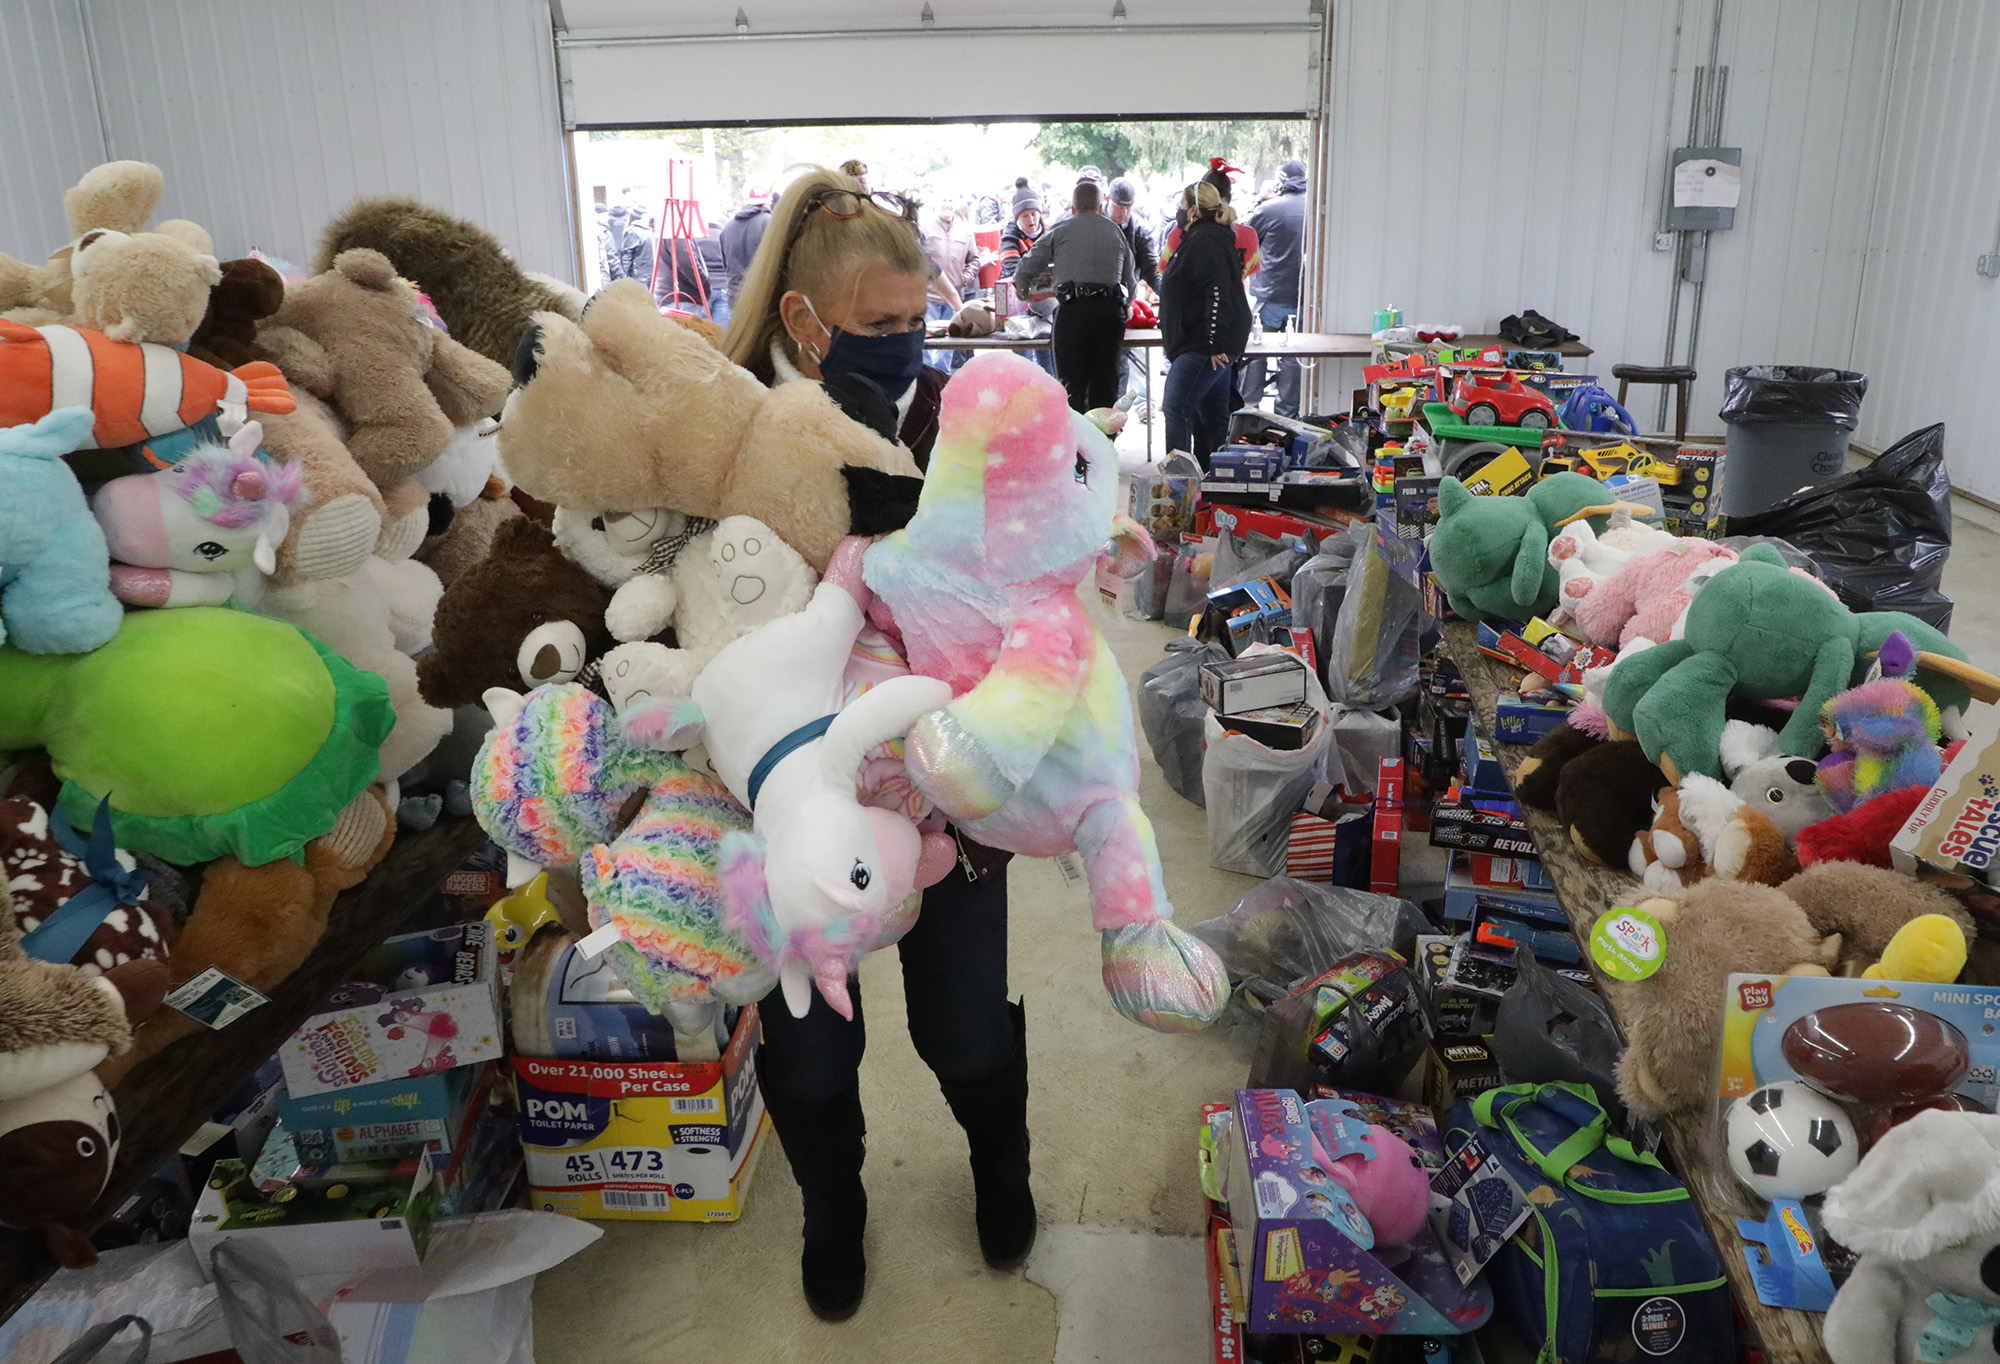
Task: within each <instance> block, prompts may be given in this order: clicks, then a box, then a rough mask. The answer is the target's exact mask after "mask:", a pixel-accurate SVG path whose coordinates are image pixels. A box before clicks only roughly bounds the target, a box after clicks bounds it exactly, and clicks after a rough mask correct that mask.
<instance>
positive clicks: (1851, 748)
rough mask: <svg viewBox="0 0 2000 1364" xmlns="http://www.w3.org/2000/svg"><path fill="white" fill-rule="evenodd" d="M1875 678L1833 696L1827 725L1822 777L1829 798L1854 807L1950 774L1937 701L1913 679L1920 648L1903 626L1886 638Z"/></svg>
mask: <svg viewBox="0 0 2000 1364" xmlns="http://www.w3.org/2000/svg"><path fill="white" fill-rule="evenodd" d="M1870 671H1871V673H1874V674H1879V675H1876V676H1872V677H1871V678H1870V680H1869V681H1866V682H1863V683H1862V684H1861V685H1860V686H1858V687H1851V688H1849V689H1848V690H1847V691H1844V692H1842V693H1840V695H1838V696H1836V697H1834V698H1833V699H1832V700H1830V701H1828V702H1827V703H1826V705H1825V706H1824V707H1823V708H1822V709H1821V711H1820V728H1821V729H1822V730H1823V731H1824V732H1825V735H1826V744H1827V748H1828V749H1829V750H1831V751H1830V752H1829V753H1828V754H1827V755H1826V756H1825V757H1824V758H1821V759H1820V760H1819V768H1818V772H1817V774H1816V780H1817V783H1818V785H1819V789H1820V790H1821V791H1822V792H1824V793H1825V795H1826V799H1827V802H1828V803H1829V804H1830V805H1832V806H1833V808H1834V809H1835V810H1837V811H1839V812H1840V813H1841V814H1847V813H1848V812H1849V811H1851V810H1853V809H1854V807H1855V806H1857V805H1859V804H1860V803H1861V802H1862V801H1865V800H1868V799H1871V798H1872V797H1875V796H1879V795H1883V794H1885V793H1886V792H1889V791H1901V790H1903V789H1905V788H1906V787H1917V788H1919V789H1921V790H1929V789H1930V787H1931V786H1932V785H1933V784H1935V783H1936V781H1937V779H1938V778H1939V777H1940V776H1941V775H1943V772H1944V760H1943V757H1942V755H1941V754H1940V753H1939V752H1938V741H1939V739H1941V738H1942V737H1943V730H1942V727H1941V725H1940V722H1939V720H1938V708H1937V703H1936V702H1934V701H1932V700H1931V698H1930V697H1929V696H1927V695H1925V694H1924V691H1923V689H1922V688H1921V687H1919V686H1917V685H1916V683H1915V682H1913V681H1911V678H1913V677H1914V676H1915V675H1916V671H1917V651H1916V650H1915V649H1914V648H1913V647H1911V645H1910V641H1909V639H1908V638H1907V637H1906V636H1905V635H1904V634H1903V632H1902V631H1900V630H1892V631H1891V632H1890V633H1889V637H1888V638H1887V639H1885V640H1883V641H1882V648H1881V652H1880V654H1879V655H1878V658H1877V662H1876V666H1875V668H1874V669H1871V670H1870Z"/></svg>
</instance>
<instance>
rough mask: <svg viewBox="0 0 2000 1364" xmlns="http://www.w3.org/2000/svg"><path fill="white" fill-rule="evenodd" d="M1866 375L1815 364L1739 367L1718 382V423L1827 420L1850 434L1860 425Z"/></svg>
mask: <svg viewBox="0 0 2000 1364" xmlns="http://www.w3.org/2000/svg"><path fill="white" fill-rule="evenodd" d="M1867 392H1868V376H1867V375H1865V374H1857V373H1856V372H1855V371H1853V370H1851V369H1822V368H1820V367H1819V366H1817V365H1740V366H1738V367H1737V368H1735V369H1732V370H1730V371H1729V372H1728V374H1726V375H1725V376H1724V377H1723V381H1722V411H1721V413H1720V414H1719V415H1720V416H1721V417H1722V420H1723V421H1725V422H1728V423H1730V424H1731V425H1737V426H1742V425H1752V424H1755V423H1757V422H1796V421H1831V422H1835V423H1837V424H1839V425H1841V426H1844V427H1846V428H1847V429H1848V430H1850V431H1852V430H1853V429H1854V427H1855V425H1856V423H1858V422H1859V421H1860V420H1861V399H1862V397H1863V396H1864V395H1866V394H1867Z"/></svg>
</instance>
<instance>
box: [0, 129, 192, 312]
mask: <svg viewBox="0 0 2000 1364" xmlns="http://www.w3.org/2000/svg"><path fill="white" fill-rule="evenodd" d="M165 188H166V181H165V178H164V177H163V176H162V175H161V174H160V168H159V167H158V166H154V165H150V164H148V163H146V162H144V161H107V162H105V163H104V164H103V165H101V166H98V167H95V168H94V169H92V170H90V171H88V172H87V173H85V175H84V177H83V178H82V179H81V180H79V181H77V182H76V184H75V185H74V186H72V187H71V188H70V189H69V190H68V191H67V192H65V193H64V195H63V214H64V216H65V217H67V218H68V220H69V230H70V232H71V233H72V234H73V235H72V236H71V238H70V240H69V241H68V242H67V243H65V244H64V245H62V246H60V247H58V248H57V249H56V250H55V252H54V253H53V254H51V255H50V256H49V258H48V260H47V261H45V262H44V263H43V264H41V265H30V264H28V263H26V262H24V261H18V260H15V259H13V258H12V257H11V256H0V309H4V310H5V312H6V316H8V317H10V318H12V319H13V320H14V321H16V322H25V323H27V324H28V325H29V326H37V327H39V326H45V325H47V324H49V323H51V322H74V323H75V324H76V325H78V326H83V327H98V328H101V329H103V330H106V331H109V330H111V326H119V327H121V328H122V329H124V330H127V331H130V332H132V333H134V334H131V335H120V336H118V338H117V339H118V340H121V341H157V342H159V343H160V344H162V345H179V344H181V343H182V342H184V341H186V340H187V339H188V337H189V336H190V335H192V334H193V332H194V329H195V326H196V324H198V323H199V322H200V321H201V314H202V310H203V309H204V308H205V307H206V306H207V296H208V287H209V283H212V282H213V281H208V282H204V283H201V284H200V285H199V286H195V285H194V284H193V283H192V281H193V279H194V278H195V276H196V275H197V274H200V273H204V272H203V271H202V267H201V266H200V264H199V261H198V259H197V258H200V257H208V265H209V266H210V267H213V266H214V264H215V261H214V258H213V256H211V255H210V252H212V251H213V250H214V245H213V243H212V242H211V241H210V240H209V236H208V233H207V232H205V231H204V230H202V229H201V228H200V227H198V226H197V225H195V224H194V223H191V222H188V221H187V220H185V219H182V218H173V219H169V220H167V221H166V222H163V223H160V224H159V225H158V226H156V227H155V228H154V229H153V230H152V231H151V232H147V231H146V230H145V227H146V220H147V219H148V218H150V217H152V216H153V210H154V209H156V208H158V207H159V206H160V196H161V195H162V193H164V191H165ZM97 232H109V233H112V234H115V235H116V236H118V237H123V238H128V239H130V238H138V239H141V240H137V241H131V240H128V241H124V242H121V243H118V244H117V245H116V246H115V247H114V249H113V250H111V251H109V252H107V253H106V254H105V255H104V256H101V257H100V258H99V265H98V276H97V280H96V282H94V283H93V284H90V285H85V286H84V287H83V288H82V289H81V291H79V290H78V289H77V285H78V283H79V282H80V274H79V272H78V271H77V269H76V265H77V261H76V255H77V254H78V253H79V252H80V251H81V249H82V248H83V246H84V245H85V244H86V241H87V239H88V238H90V236H91V234H92V233H97ZM113 257H117V258H118V263H117V264H116V265H114V264H113ZM149 270H157V273H155V274H149V273H148V271H149ZM190 305H192V307H193V313H194V315H193V316H192V317H187V315H186V314H187V310H188V308H189V306H190ZM107 323H108V324H110V325H107ZM176 333H178V334H176Z"/></svg>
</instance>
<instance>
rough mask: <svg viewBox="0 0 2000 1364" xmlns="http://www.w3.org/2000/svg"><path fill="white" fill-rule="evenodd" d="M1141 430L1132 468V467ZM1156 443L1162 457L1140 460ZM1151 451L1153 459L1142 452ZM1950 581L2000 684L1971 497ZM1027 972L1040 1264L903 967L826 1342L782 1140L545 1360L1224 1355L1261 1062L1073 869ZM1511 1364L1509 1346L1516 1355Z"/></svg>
mask: <svg viewBox="0 0 2000 1364" xmlns="http://www.w3.org/2000/svg"><path fill="white" fill-rule="evenodd" d="M1132 434H1135V433H1128V435H1127V438H1126V439H1125V440H1121V441H1120V446H1121V449H1122V451H1123V452H1125V453H1126V454H1127V458H1128V461H1130V460H1131V458H1132V456H1133V455H1134V454H1136V453H1137V451H1136V450H1135V449H1134V443H1133V441H1132V439H1131V436H1132ZM1138 448H1139V449H1143V445H1142V444H1141V445H1140V446H1139V447H1138ZM1141 458H1142V457H1141ZM1959 508H1960V514H1959V516H1958V518H1957V537H1956V545H1955V547H1954V550H1953V553H1952V558H1951V562H1950V566H1949V568H1948V569H1947V571H1946V574H1945V588H1946V591H1947V592H1949V593H1950V594H1951V595H1952V596H1953V597H1955V598H1956V599H1957V601H1958V612H1957V616H1956V619H1955V622H1954V626H1953V629H1952V635H1953V637H1954V638H1956V639H1957V640H1958V641H1959V642H1960V643H1962V644H1963V645H1964V646H1965V648H1966V650H1967V651H1968V653H1969V654H1970V655H1971V656H1972V658H1973V659H1974V660H1975V661H1976V662H1979V663H1981V664H1982V665H1984V666H1986V667H1988V668H1994V667H2000V603H1996V601H1995V598H1994V594H1993V591H1992V585H1993V584H1994V583H1996V582H2000V517H1996V515H1995V514H1994V513H1992V512H1989V511H1986V510H1985V509H1983V508H1979V507H1976V506H1971V505H1969V504H1967V503H1965V502H1964V500H1963V499H1960V500H1959ZM1104 624H1105V630H1106V632H1107V634H1108V635H1109V637H1110V639H1111V641H1112V646H1113V648H1114V650H1115V651H1116V653H1117V655H1118V659H1119V662H1120V664H1121V666H1122V667H1123V668H1124V670H1125V675H1126V679H1127V681H1128V682H1129V683H1133V684H1136V683H1137V680H1138V676H1139V673H1140V672H1141V670H1142V669H1144V668H1145V667H1146V666H1147V665H1148V664H1150V663H1152V662H1153V661H1154V660H1155V659H1156V658H1158V657H1159V655H1160V652H1161V649H1162V646H1163V645H1164V644H1165V642H1166V640H1167V638H1168V632H1167V631H1166V630H1165V628H1164V627H1162V626H1159V625H1152V624H1145V623H1137V622H1131V621H1112V620H1107V621H1105V623H1104ZM1141 756H1142V765H1143V768H1144V776H1143V783H1142V788H1141V797H1142V799H1143V800H1144V802H1145V806H1146V809H1147V811H1148V813H1149V814H1150V815H1151V816H1152V818H1153V821H1154V823H1155V826H1156V827H1157V829H1158V832H1159V842H1160V850H1161V855H1162V857H1163V859H1164V861H1165V863H1166V880H1167V889H1168V891H1169V893H1170V894H1171V895H1172V896H1173V898H1174V903H1175V905H1176V906H1177V913H1176V916H1175V917H1176V918H1177V920H1178V921H1179V922H1181V923H1182V924H1190V923H1194V922H1196V921H1198V920H1200V919H1204V918H1207V917H1209V916H1211V915H1213V914H1215V913H1217V912H1219V911H1220V910H1222V909H1224V908H1226V907H1227V906H1229V905H1230V904H1231V903H1233V902H1234V901H1235V900H1236V898H1237V897H1239V896H1240V895H1242V894H1243V893H1244V891H1246V890H1247V889H1249V887H1250V886H1251V885H1253V884H1255V882H1254V881H1253V880H1252V879H1251V878H1248V877H1242V876H1236V875H1232V874H1230V873H1227V872H1219V871H1216V870H1214V869H1212V868H1210V867H1209V865H1208V842H1207V831H1206V826H1205V824H1204V821H1203V815H1202V812H1201V811H1200V810H1199V809H1197V808H1196V807H1194V806H1193V805H1190V804H1189V803H1188V802H1186V801H1184V800H1182V799H1180V798H1179V797H1178V796H1176V795H1175V794H1174V793H1173V792H1172V791H1170V790H1169V789H1168V788H1167V787H1166V785H1165V784H1164V782H1163V781H1162V780H1161V779H1160V775H1159V772H1158V770H1157V768H1156V767H1155V766H1154V765H1153V762H1152V759H1151V756H1150V755H1149V754H1146V753H1145V752H1144V744H1143V742H1142V743H1141ZM1010 877H1011V882H1010V885H1011V891H1012V895H1011V904H1012V915H1013V918H1012V923H1013V932H1012V941H1011V944H1010V951H1011V954H1012V964H1011V975H1012V985H1013V989H1014V992H1015V993H1016V994H1018V995H1021V996H1023V997H1025V999H1026V1003H1027V1016H1028V1046H1029V1054H1030V1067H1031V1068H1030V1077H1031V1085H1032V1095H1031V1098H1030V1101H1029V1102H1030V1107H1029V1119H1030V1124H1031V1126H1032V1128H1033V1132H1034V1140H1035V1150H1034V1166H1035V1173H1034V1183H1035V1194H1036V1201H1037V1204H1038V1205H1039V1207H1040V1209H1041V1216H1042V1228H1043V1229H1042V1235H1041V1240H1040V1243H1039V1245H1038V1246H1037V1248H1036V1251H1035V1254H1034V1256H1033V1258H1032V1259H1031V1260H1030V1261H1029V1263H1028V1265H1027V1267H1026V1269H1025V1270H1024V1271H1023V1272H1021V1273H1016V1274H996V1273H993V1272H991V1271H989V1270H987V1269H986V1268H985V1267H984V1266H983V1265H982V1264H981V1263H980V1260H979V1252H978V1247H977V1245H976V1243H975V1241H974V1237H973V1228H972V1189H971V1178H970V1175H969V1173H968V1172H967V1169H966V1164H965V1143H964V1138H963V1136H962V1134H961V1133H960V1131H959V1129H958V1127H957V1126H956V1124H954V1123H953V1121H952V1119H951V1115H950V1113H949V1111H948V1110H947V1109H946V1108H945V1105H944V1100H943V1098H942V1097H941V1096H940V1095H939V1093H938V1090H937V1085H936V1083H935V1081H934V1080H933V1079H932V1077H931V1075H930V1073H929V1072H928V1071H927V1070H926V1069H925V1068H924V1066H923V1064H922V1063H921V1062H920V1061H919V1060H918V1059H917V1056H916V1053H915V1052H914V1051H913V1050H912V1048H911V1046H910V1041H909V1037H908V1035H907V1033H906V1032H905V1030H904V1029H903V1028H902V1027H900V1026H898V1020H899V1019H900V1016H901V997H902V980H901V975H900V972H899V970H898V968H897V962H896V958H895V955H894V954H893V953H887V952H885V953H878V954H876V955H875V956H874V957H873V958H871V959H870V960H869V961H868V963H867V964H866V965H865V966H864V968H863V979H864V984H865V987H866V988H865V993H866V996H867V999H868V1001H869V1010H870V1013H871V1014H872V1015H873V1016H874V1018H875V1019H876V1020H877V1021H876V1026H875V1027H874V1028H873V1029H872V1030H871V1034H870V1042H871V1045H870V1048H869V1052H868V1057H867V1060H866V1062H865V1063H864V1065H863V1068H862V1084H863V1094H864V1098H865V1100H866V1103H867V1106H868V1113H869V1152H868V1164H867V1170H866V1178H867V1181H868V1187H869V1196H870V1200H871V1210H870V1219H869V1227H868V1248H869V1261H870V1263H869V1291H868V1297H867V1299H866V1301H865V1302H864V1303H863V1305H862V1308H861V1311H860V1314H859V1315H858V1316H856V1317H855V1318H854V1319H853V1320H852V1321H850V1322H847V1323H844V1324H842V1325H839V1326H826V1325H823V1324H821V1323H819V1322H817V1321H815V1320H814V1319H813V1318H812V1316H811V1315H810V1313H808V1312H807V1310H806V1307H805V1304H804V1301H803V1300H802V1299H801V1297H800V1295H799V1290H798V1268H797V1262H798V1248H799V1222H800V1213H799V1194H798V1189H797V1186H796V1185H795V1184H794V1183H793V1181H792V1178H791V1172H790V1170H789V1169H788V1168H787V1166H786V1164H785V1161H784V1160H783V1158H782V1156H781V1154H780V1153H779V1151H778V1150H777V1149H776V1147H775V1145H774V1146H773V1147H772V1148H771V1149H770V1150H769V1151H768V1152H767V1155H768V1158H767V1159H766V1160H764V1162H763V1164H762V1166H761V1168H760V1170H759V1171H758V1174H757V1178H756V1185H755V1188H754V1189H753V1191H752V1193H751V1196H750V1201H749V1208H748V1211H747V1212H746V1214H745V1215H744V1217H743V1219H742V1220H741V1221H740V1222H737V1223H735V1224H731V1225H722V1226H690V1225H684V1224H666V1223H633V1222H624V1223H607V1224H605V1229H606V1235H605V1236H604V1238H603V1239H602V1240H601V1241H599V1242H597V1243H596V1244H595V1245H593V1246H591V1247H590V1248H589V1249H588V1250H585V1251H584V1252H583V1253H582V1254H580V1255H578V1256H576V1257H575V1258H574V1259H572V1260H570V1261H569V1262H568V1263H566V1264H564V1265H562V1266H561V1267H559V1268H557V1269H556V1270H553V1271H551V1272H549V1273H546V1274H544V1275H542V1276H541V1279H540V1282H539V1283H538V1285H537V1287H536V1291H535V1314H536V1322H535V1327H536V1331H535V1335H536V1343H537V1350H536V1356H537V1358H538V1359H540V1360H541V1361H542V1364H654V1361H657V1360H659V1359H662V1358H666V1357H688V1358H707V1359H715V1360H725V1361H734V1360H765V1359H784V1360H786V1361H789V1362H790V1364H819V1362H820V1361H825V1362H826V1364H835V1362H836V1361H837V1362H838V1364H876V1362H879V1364H911V1362H913V1361H928V1360H945V1359H949V1360H951V1361H952V1364H1095V1362H1097V1361H1104V1362H1105V1364H1109V1362H1110V1361H1132V1360H1148V1361H1158V1364H1197V1362H1198V1361H1201V1360H1204V1359H1206V1358H1207V1357H1208V1356H1207V1353H1206V1351H1207V1344H1206V1341H1205V1337H1204V1326H1203V1306H1204V1304H1203V1292H1204V1287H1203V1275H1202V1262H1201V1242H1200V1241H1199V1240H1198V1239H1197V1237H1198V1233H1199V1231H1200V1208H1201V1202H1200V1196H1199V1191H1198V1188H1197V1185H1196V1178H1195V1155H1194V1136H1195V1122H1196V1115H1197V1114H1198V1113H1199V1111H1200V1106H1201V1104H1203V1103H1204V1102H1209V1101H1215V1100H1220V1099H1223V1098H1226V1097H1227V1096H1228V1095H1229V1093H1230V1092H1231V1091H1232V1090H1233V1089H1234V1088H1235V1087H1236V1086H1237V1085H1239V1084H1240V1083H1241V1082H1242V1081H1243V1078H1244V1076H1245V1074H1246V1071H1247V1067H1248V1059H1249V1058H1248V1056H1247V1053H1242V1052H1237V1051H1233V1050H1232V1049H1231V1046H1230V1044H1229V1043H1228V1041H1227V1040H1226V1039H1224V1038H1222V1037H1220V1036H1217V1035H1214V1034H1204V1035H1198V1036H1193V1037H1163V1036H1160V1035H1158V1034H1155V1033H1151V1032H1148V1031H1146V1030H1145V1029H1142V1028H1139V1027H1137V1026H1135V1025H1133V1024H1131V1023H1128V1022H1126V1021H1125V1020H1124V1019H1123V1018H1120V1017H1119V1016H1118V1015H1117V1014H1116V1013H1114V1012H1113V1011H1112V1009H1111V1007H1110V1005H1109V1004H1108V1003H1107V1002H1106V1000H1105V998H1104V992H1103V988H1102V985H1101V983H1100V981H1099V977H1098V952H1097V935H1096V934H1095V933H1093V932H1092V931H1091V929H1090V923H1089V911H1088V908H1087V906H1086V905H1085V903H1084V902H1083V899H1082V896H1081V894H1080V892H1076V891H1069V890H1066V889H1065V888H1064V886H1063V883H1062V880H1061V877H1060V876H1059V875H1058V874H1057V872H1056V870H1055V868H1054V865H1053V864H1052V863H1048V862H1039V861H1031V860H1027V859H1019V860H1017V861H1016V862H1015V863H1014V865H1013V869H1012V871H1011V872H1010ZM1503 1354H1504V1351H1503Z"/></svg>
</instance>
